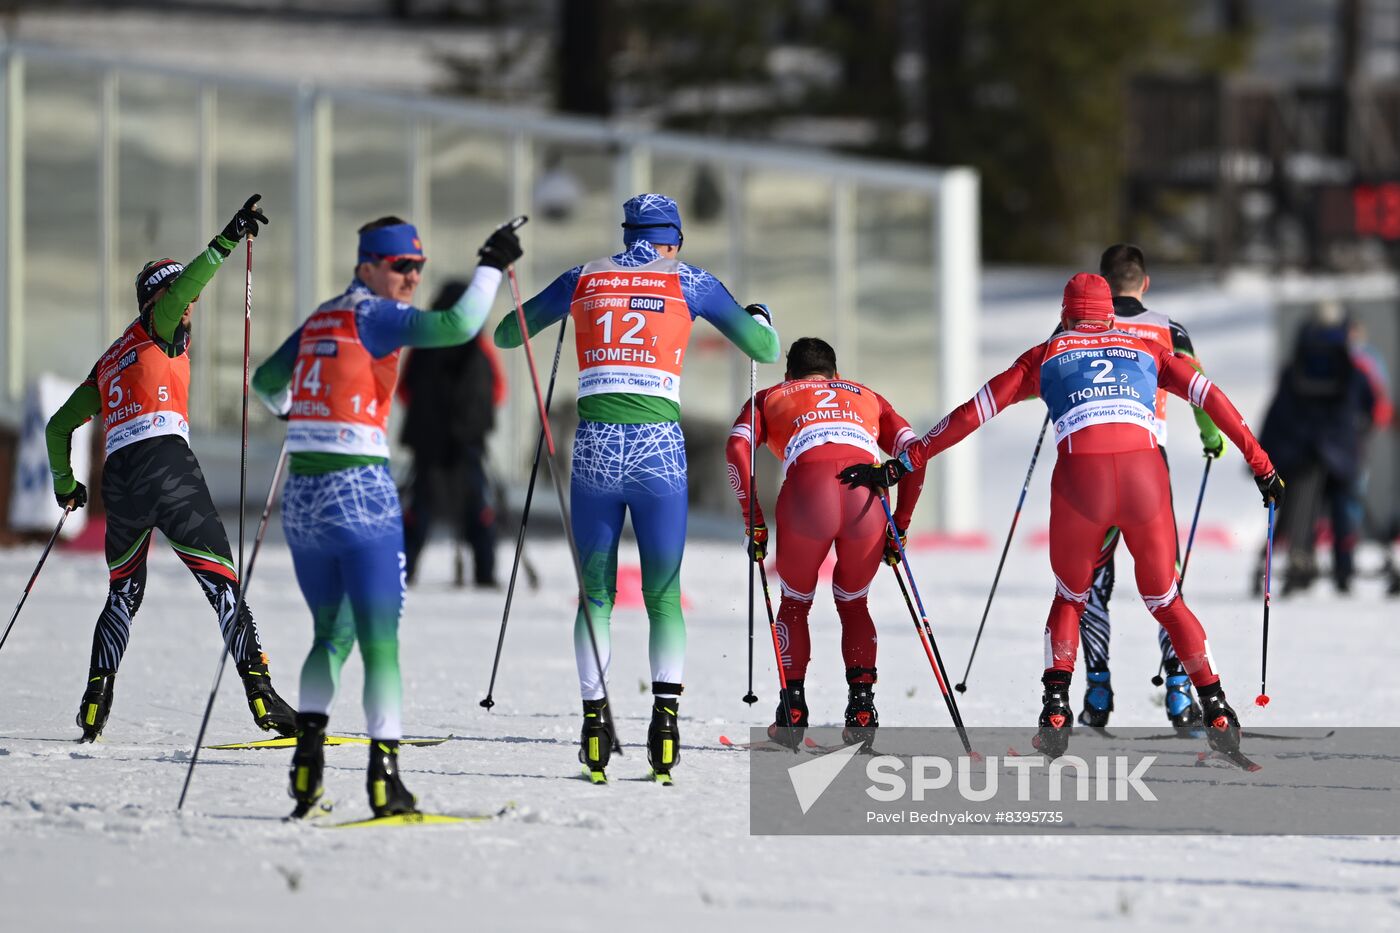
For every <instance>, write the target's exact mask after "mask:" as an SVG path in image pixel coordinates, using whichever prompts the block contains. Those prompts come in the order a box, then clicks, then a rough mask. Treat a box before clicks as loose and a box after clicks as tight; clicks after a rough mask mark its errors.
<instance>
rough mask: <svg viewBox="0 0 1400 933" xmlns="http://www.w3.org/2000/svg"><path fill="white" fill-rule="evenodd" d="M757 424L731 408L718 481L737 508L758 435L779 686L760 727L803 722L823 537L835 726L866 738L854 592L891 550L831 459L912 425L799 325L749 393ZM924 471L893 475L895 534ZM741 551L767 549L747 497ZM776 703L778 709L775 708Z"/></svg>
mask: <svg viewBox="0 0 1400 933" xmlns="http://www.w3.org/2000/svg"><path fill="white" fill-rule="evenodd" d="M754 407H755V408H756V409H757V414H756V416H754V424H755V426H756V428H757V435H756V436H751V434H750V429H749V423H750V417H751V416H750V410H749V404H748V403H745V404H744V407H743V409H742V410H741V411H740V412H739V417H738V418H736V419H734V427H733V429H732V430H731V432H730V434H729V444H728V446H727V448H726V451H725V454H726V457H727V459H728V461H729V482H730V485H731V486H732V487H733V489H734V493H735V495H737V496H738V497H739V508H740V510H741V511H742V512H743V514H744V520H745V521H746V522H747V521H748V518H749V494H750V490H749V465H750V462H751V460H750V450H751V448H756V447H757V446H758V445H760V444H766V445H767V446H768V448H769V449H770V450H771V451H772V452H773V454H774V456H776V457H777V458H778V459H779V460H780V461H782V464H783V487H782V490H781V491H780V492H779V493H778V511H777V531H778V534H777V552H778V577H779V579H780V580H781V582H782V591H783V598H782V603H781V604H780V605H779V607H778V616H777V630H778V645H779V650H780V652H781V654H782V663H783V676H784V677H785V678H786V681H787V690H786V691H785V692H784V693H783V695H782V698H781V699H780V700H779V702H778V712H777V721H776V722H774V724H773V725H772V726H770V727H769V728H768V734H769V735H770V736H771V737H772V738H773V739H774V740H775V741H778V742H781V743H783V744H785V745H789V746H791V747H794V748H795V747H797V745H798V744H799V743H800V742H801V741H802V734H803V730H804V729H805V728H806V726H807V699H806V693H805V687H806V677H807V662H808V661H809V660H810V659H811V656H812V641H811V636H810V634H809V632H808V628H807V614H808V613H809V612H810V611H811V609H812V600H813V599H814V598H815V597H816V591H817V572H818V570H819V569H820V568H821V565H822V562H823V561H824V560H826V556H827V554H829V553H830V552H831V549H832V547H833V545H834V546H835V548H836V567H835V569H834V571H833V572H832V577H831V591H832V595H833V596H835V597H836V614H837V615H838V616H840V618H841V657H842V659H843V660H844V661H845V664H846V683H847V685H848V687H849V691H848V696H849V699H848V702H847V704H846V728H845V735H846V740H847V741H848V742H855V741H861V742H865V743H867V744H868V743H869V742H870V741H871V740H872V739H873V738H874V731H875V729H876V728H877V727H878V726H879V723H880V718H879V714H878V713H877V712H876V709H875V690H874V686H875V680H876V674H875V642H876V635H875V623H874V621H873V620H872V619H871V618H870V609H869V608H868V607H867V605H866V594H867V593H868V592H869V590H870V582H871V581H872V580H874V579H875V571H876V570H878V569H879V568H880V560H881V558H882V557H883V558H884V559H885V560H887V561H890V562H891V563H897V562H898V560H899V549H898V547H896V545H895V543H894V540H893V538H892V537H888V536H887V530H886V529H887V527H888V526H887V524H886V522H885V513H884V510H883V509H882V508H881V507H880V503H879V502H877V501H876V500H875V496H873V495H872V494H871V493H870V492H869V491H868V490H865V489H847V488H845V487H844V486H842V485H841V484H840V483H839V482H837V480H836V474H835V472H834V470H840V469H841V468H843V467H847V466H851V465H852V464H856V463H869V462H870V461H871V460H872V459H878V458H879V456H880V451H881V450H886V451H889V452H890V453H892V454H899V453H901V452H902V451H903V450H904V448H905V447H907V446H908V445H909V444H911V443H913V442H914V441H915V440H916V439H917V438H918V435H916V434H915V433H914V430H913V429H912V428H910V427H909V422H907V421H905V420H904V419H903V418H902V417H900V415H899V413H898V412H896V411H895V410H894V408H892V407H891V406H890V403H889V402H887V401H885V399H884V398H883V397H881V396H880V395H879V394H877V393H876V392H874V391H873V390H871V389H870V388H868V387H866V386H863V385H861V384H860V383H856V382H852V381H850V380H848V379H842V378H841V377H840V375H839V374H838V373H837V372H836V351H835V350H833V349H832V348H831V345H830V344H828V343H827V342H826V341H825V340H821V339H818V338H816V337H803V338H801V339H800V340H797V341H794V342H793V345H792V347H791V348H790V349H789V350H788V356H787V371H786V373H784V379H783V381H782V382H781V383H779V384H778V385H775V386H771V387H770V388H767V389H763V390H762V391H760V392H758V394H757V395H756V396H755V405H754ZM923 483H924V471H923V470H917V471H913V472H912V473H911V474H910V475H909V476H907V477H905V478H904V480H903V481H902V482H901V483H900V484H899V502H898V504H897V506H896V509H895V513H894V515H895V525H896V526H897V527H898V528H899V532H900V537H901V538H902V537H903V535H904V532H905V530H906V529H907V528H908V527H909V519H910V518H911V517H912V516H913V514H914V504H915V503H916V502H917V501H918V499H919V493H920V492H921V491H922V489H923ZM753 522H754V524H753V527H752V528H750V529H749V542H750V544H749V555H750V557H752V558H753V559H754V560H756V561H762V560H763V559H764V557H765V556H766V555H767V549H768V528H767V526H765V525H764V523H763V510H762V509H761V508H760V507H759V506H758V503H757V502H755V503H754V509H753ZM785 711H786V713H785Z"/></svg>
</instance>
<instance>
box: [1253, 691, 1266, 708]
mask: <svg viewBox="0 0 1400 933" xmlns="http://www.w3.org/2000/svg"><path fill="white" fill-rule="evenodd" d="M1254 705H1255V706H1268V705H1269V695H1268V694H1267V693H1261V694H1259V695H1258V696H1257V697H1255V698H1254Z"/></svg>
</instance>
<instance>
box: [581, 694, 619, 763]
mask: <svg viewBox="0 0 1400 933" xmlns="http://www.w3.org/2000/svg"><path fill="white" fill-rule="evenodd" d="M612 745H613V724H612V713H611V712H610V711H609V710H608V701H607V700H605V699H603V700H584V701H583V734H582V735H580V736H579V750H578V760H579V761H580V762H582V763H583V766H584V768H585V769H586V770H587V772H588V779H589V780H590V781H592V782H593V783H594V784H606V783H607V782H608V778H607V775H606V774H604V773H603V769H604V768H606V767H607V766H608V759H609V758H611V757H612Z"/></svg>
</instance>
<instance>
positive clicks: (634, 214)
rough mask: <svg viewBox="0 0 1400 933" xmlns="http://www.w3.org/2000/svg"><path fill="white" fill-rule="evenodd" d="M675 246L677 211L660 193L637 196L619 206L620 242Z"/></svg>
mask: <svg viewBox="0 0 1400 933" xmlns="http://www.w3.org/2000/svg"><path fill="white" fill-rule="evenodd" d="M638 240H646V241H647V242H649V243H659V244H661V245H663V246H667V245H670V246H679V245H680V242H681V209H680V208H679V207H677V206H676V202H675V201H673V200H671V199H670V198H668V197H666V195H664V194H639V195H637V196H636V197H634V198H630V199H629V200H628V201H627V203H626V204H623V205H622V242H623V243H625V244H627V245H628V246H631V245H632V244H633V243H635V242H637V241H638Z"/></svg>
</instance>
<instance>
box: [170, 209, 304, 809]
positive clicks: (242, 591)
mask: <svg viewBox="0 0 1400 933" xmlns="http://www.w3.org/2000/svg"><path fill="white" fill-rule="evenodd" d="M256 233H257V230H256V224H255V225H254V231H253V233H252V234H250V235H249V236H248V237H247V240H246V242H247V247H248V249H247V253H246V256H247V265H246V266H245V267H244V272H243V436H242V444H241V447H240V451H239V461H238V598H237V599H236V600H234V605H233V620H232V621H231V622H230V623H229V636H230V638H231V637H232V635H233V630H234V628H235V627H236V626H237V625H238V620H239V619H240V618H242V615H243V605H244V600H245V598H246V597H247V593H248V580H247V578H246V577H245V576H244V573H243V541H244V537H245V535H244V525H245V523H246V519H247V515H246V514H245V513H246V512H247V510H248V361H249V358H250V357H251V356H252V352H253V236H255V235H256ZM283 449H284V450H285V449H286V448H285V446H284V448H283ZM281 468H282V458H281V457H280V456H279V457H278V459H277V471H278V473H280V472H281ZM277 479H278V477H277V476H274V477H273V486H272V487H271V488H270V489H269V490H268V493H267V508H266V509H264V510H263V518H264V520H265V519H266V517H267V514H268V512H269V511H271V509H272V495H273V490H275V489H276V488H277V486H276V480H277ZM258 536H259V539H260V540H261V536H262V529H261V528H259V530H258ZM232 650H233V645H232V642H231V641H230V642H228V643H226V644H225V645H224V648H223V650H222V651H220V652H219V667H218V669H217V670H216V671H215V672H214V686H213V687H212V688H211V689H210V691H209V701H208V702H207V703H205V704H204V718H203V719H201V720H200V722H199V734H198V735H197V736H196V737H195V740H194V751H193V752H192V753H191V754H190V766H189V768H188V769H187V770H186V771H185V784H184V786H183V787H181V788H180V800H179V802H178V803H177V804H175V812H176V813H179V812H180V810H181V809H182V808H183V807H184V806H185V795H186V794H188V793H189V791H190V778H192V777H194V766H195V763H196V762H197V761H199V746H200V745H202V744H203V743H204V730H205V729H206V728H208V726H209V716H210V715H211V714H212V713H213V712H214V698H215V697H216V696H218V693H219V681H221V680H223V677H224V663H225V662H226V661H227V660H228V656H229V652H231V651H232Z"/></svg>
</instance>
